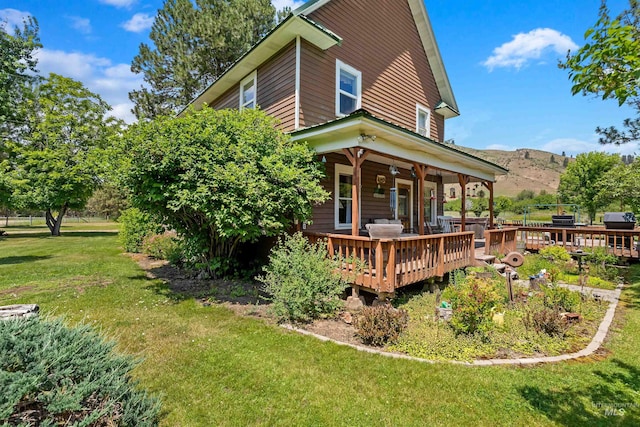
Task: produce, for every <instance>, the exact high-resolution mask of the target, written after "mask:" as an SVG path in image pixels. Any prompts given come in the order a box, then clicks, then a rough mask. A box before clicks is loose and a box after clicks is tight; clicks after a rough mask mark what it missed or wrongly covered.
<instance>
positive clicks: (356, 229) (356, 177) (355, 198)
mask: <svg viewBox="0 0 640 427" xmlns="http://www.w3.org/2000/svg"><path fill="white" fill-rule="evenodd" d="M342 151H343V152H344V155H345V156H346V157H347V159H348V160H349V162H351V166H353V176H352V178H351V181H352V183H351V235H352V236H358V235H360V221H359V219H360V171H361V169H362V163H364V160H365V159H366V158H367V156H368V155H369V151H367V150H365V149H364V148H358V147H354V148H345V149H343V150H342Z"/></svg>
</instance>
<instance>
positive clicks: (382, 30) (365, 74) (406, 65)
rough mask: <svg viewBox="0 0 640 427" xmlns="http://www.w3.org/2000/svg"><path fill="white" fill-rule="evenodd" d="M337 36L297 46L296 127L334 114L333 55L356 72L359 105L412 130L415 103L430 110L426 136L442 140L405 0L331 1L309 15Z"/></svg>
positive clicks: (434, 96)
mask: <svg viewBox="0 0 640 427" xmlns="http://www.w3.org/2000/svg"><path fill="white" fill-rule="evenodd" d="M309 18H311V19H313V20H314V21H317V22H318V23H320V24H321V25H324V26H326V27H327V28H328V29H330V30H331V31H334V32H335V33H336V34H338V35H340V36H341V37H342V38H343V42H342V45H341V46H334V47H332V48H330V49H328V50H326V51H322V50H320V49H317V48H315V47H313V46H312V45H310V44H309V43H303V44H302V49H301V70H300V76H301V90H300V107H301V108H300V109H301V112H300V115H301V123H300V124H301V126H303V127H307V126H313V125H316V124H320V123H324V122H326V121H328V120H333V119H335V118H336V114H335V109H336V108H335V102H336V100H335V87H336V59H339V60H341V61H342V62H344V63H346V64H348V65H350V66H351V67H354V68H355V69H357V70H359V71H360V72H362V108H364V109H366V110H367V111H369V112H370V113H372V114H373V115H375V116H377V117H380V118H382V119H384V120H387V121H389V122H392V123H395V124H398V125H400V126H403V127H405V128H407V129H411V130H413V131H415V130H416V104H421V105H422V106H424V107H427V108H428V109H430V110H431V131H430V135H431V138H432V139H434V140H436V141H442V139H443V137H444V118H443V117H442V116H441V115H439V114H436V113H435V112H434V111H433V108H434V107H435V105H436V104H437V103H438V101H439V100H440V94H439V92H438V89H437V86H436V82H435V78H434V76H433V73H432V72H431V68H430V65H429V61H428V59H427V56H426V53H425V52H424V47H423V45H422V42H421V39H420V36H419V34H418V31H417V29H416V26H415V21H414V19H413V15H412V14H411V9H410V7H409V4H408V2H407V1H399V0H367V1H366V2H356V1H353V0H333V1H331V2H329V3H327V4H326V5H324V6H322V7H321V8H319V9H318V10H316V11H314V12H313V13H311V14H310V15H309Z"/></svg>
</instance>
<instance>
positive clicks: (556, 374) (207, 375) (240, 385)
mask: <svg viewBox="0 0 640 427" xmlns="http://www.w3.org/2000/svg"><path fill="white" fill-rule="evenodd" d="M632 270H633V271H632V277H633V279H632V282H633V284H632V286H631V287H629V288H627V289H626V290H625V291H624V292H623V304H622V306H623V307H622V311H621V312H618V315H617V322H616V324H615V325H614V328H613V333H612V334H610V340H609V341H608V342H607V343H606V344H605V351H604V352H603V354H601V355H599V356H598V357H594V358H590V359H587V360H580V361H575V362H569V363H560V364H548V365H544V366H536V367H526V368H523V367H517V366H506V367H470V366H460V365H452V364H448V363H437V364H428V363H419V362H413V361H408V360H396V359H389V358H386V357H382V356H378V355H372V354H367V353H361V352H358V351H356V350H354V349H351V348H348V347H342V346H338V345H336V344H332V343H324V342H320V341H318V340H316V339H314V338H312V337H308V336H301V335H298V334H296V333H293V332H289V331H285V330H283V329H282V328H279V327H278V326H276V325H273V324H270V323H267V322H264V321H262V320H259V319H253V318H243V317H238V316H237V315H236V314H234V312H232V311H231V310H229V309H228V308H225V307H223V306H218V305H211V306H203V305H202V304H200V303H199V302H197V301H195V300H193V299H189V298H181V297H178V296H177V295H174V294H172V293H171V292H170V291H169V290H168V287H167V286H166V285H165V284H163V283H162V282H161V281H160V280H152V279H149V278H147V277H146V275H145V273H144V271H142V270H141V269H140V268H139V267H138V266H137V265H136V264H135V263H134V262H133V260H132V259H131V258H129V257H128V256H126V255H122V254H121V249H120V248H119V247H118V243H117V236H116V235H115V234H112V233H107V232H103V233H84V234H83V233H79V232H72V231H69V232H67V233H64V235H63V236H61V237H59V238H52V237H47V236H45V235H34V236H26V235H23V236H13V237H12V236H9V237H8V238H4V239H1V240H0V304H14V303H37V304H39V305H40V306H41V308H42V312H43V313H44V314H45V315H53V316H65V317H66V318H67V319H68V322H70V323H76V322H85V323H90V324H93V325H95V326H96V327H97V328H99V329H100V330H102V331H103V333H104V334H105V335H107V336H108V337H111V338H113V339H115V340H117V342H118V348H119V350H120V351H122V352H126V353H130V354H134V355H138V356H141V357H143V358H144V362H143V363H142V364H141V365H140V366H139V367H138V368H137V369H136V371H135V376H136V377H137V378H138V379H140V381H141V385H142V386H144V387H146V388H148V389H150V390H151V391H153V392H155V393H158V394H159V395H160V396H161V397H162V400H163V402H164V405H163V408H164V411H165V417H164V420H163V425H166V426H199V425H203V426H211V425H229V426H235V425H242V426H244V425H286V426H290V425H353V426H359V425H363V426H364V425H366V426H369V425H402V426H413V425H415V426H424V425H434V426H436V425H480V426H497V425H509V426H512V425H515V426H519V425H527V426H538V425H565V426H574V425H575V426H584V425H590V426H593V425H603V426H604V425H638V424H640V268H639V266H637V265H636V266H634V267H633V268H632Z"/></svg>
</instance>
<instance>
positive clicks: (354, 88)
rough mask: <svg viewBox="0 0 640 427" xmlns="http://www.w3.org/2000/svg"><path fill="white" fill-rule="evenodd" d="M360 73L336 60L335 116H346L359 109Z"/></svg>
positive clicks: (360, 99)
mask: <svg viewBox="0 0 640 427" xmlns="http://www.w3.org/2000/svg"><path fill="white" fill-rule="evenodd" d="M361 104H362V73H361V72H360V71H358V70H356V69H355V68H353V67H351V66H349V65H347V64H345V63H344V62H342V61H340V60H338V59H337V60H336V116H338V117H341V116H346V115H347V114H350V113H353V112H354V111H356V110H357V109H359V108H360V107H361Z"/></svg>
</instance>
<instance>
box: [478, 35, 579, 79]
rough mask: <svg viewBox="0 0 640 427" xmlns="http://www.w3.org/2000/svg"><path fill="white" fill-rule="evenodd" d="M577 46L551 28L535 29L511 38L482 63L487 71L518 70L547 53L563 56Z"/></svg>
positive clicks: (569, 38)
mask: <svg viewBox="0 0 640 427" xmlns="http://www.w3.org/2000/svg"><path fill="white" fill-rule="evenodd" d="M577 48H578V45H577V44H575V43H574V42H573V40H571V37H569V36H567V35H565V34H562V33H560V32H559V31H556V30H553V29H551V28H537V29H535V30H532V31H529V32H528V33H520V34H516V35H515V36H513V40H511V41H510V42H507V43H504V44H503V45H502V46H499V47H497V48H495V49H494V50H493V55H491V56H490V57H489V58H487V60H486V61H484V62H483V63H482V65H484V66H485V67H487V68H488V69H489V71H493V69H494V68H496V67H505V68H506V67H513V68H516V69H520V68H522V67H523V66H525V65H527V63H528V62H529V61H531V60H536V59H540V58H541V57H542V55H543V54H544V53H546V52H548V51H554V52H556V53H558V54H565V53H566V52H567V51H568V50H575V49H577Z"/></svg>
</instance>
